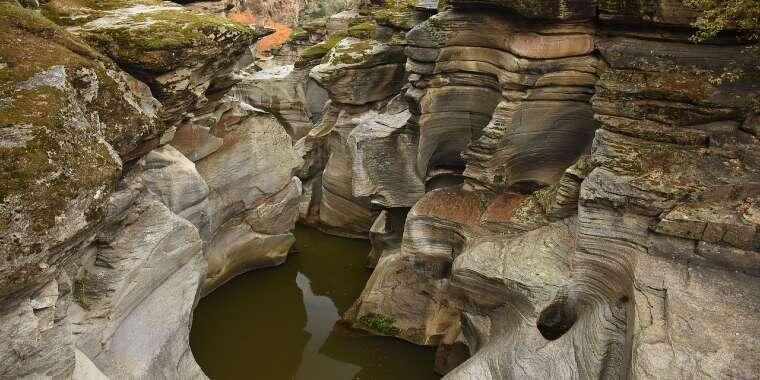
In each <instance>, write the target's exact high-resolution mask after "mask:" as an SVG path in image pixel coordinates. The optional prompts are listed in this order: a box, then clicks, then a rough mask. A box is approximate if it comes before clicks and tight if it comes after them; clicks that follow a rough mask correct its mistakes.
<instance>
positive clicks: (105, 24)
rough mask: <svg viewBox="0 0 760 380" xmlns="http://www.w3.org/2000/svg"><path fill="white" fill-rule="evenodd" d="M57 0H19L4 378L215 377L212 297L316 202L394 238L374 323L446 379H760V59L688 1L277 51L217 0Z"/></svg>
mask: <svg viewBox="0 0 760 380" xmlns="http://www.w3.org/2000/svg"><path fill="white" fill-rule="evenodd" d="M34 3H36V2H24V5H25V6H26V7H27V8H24V7H21V6H20V5H19V4H17V3H16V2H15V1H11V2H7V1H6V2H0V40H2V41H4V42H5V41H10V42H12V43H9V44H3V45H2V46H1V47H0V70H2V71H0V84H1V86H0V91H1V92H0V120H1V122H0V154H2V160H0V166H1V167H2V171H1V172H0V216H1V217H2V218H1V219H0V221H2V222H0V247H1V250H0V256H1V257H2V259H3V260H2V262H3V263H4V264H2V265H0V341H2V342H8V343H7V344H3V345H0V363H2V364H0V377H9V378H15V377H23V376H48V377H63V378H66V377H76V378H99V377H103V378H105V377H111V378H113V377H116V378H120V377H150V378H152V377H159V378H164V377H165V378H195V377H203V376H204V375H203V373H202V371H201V370H200V369H199V368H198V366H197V364H196V363H195V361H194V359H193V357H192V353H191V352H190V350H189V347H188V343H187V335H188V329H189V324H190V320H191V318H192V309H193V307H194V305H195V303H196V302H197V299H198V298H199V297H200V296H202V295H203V294H207V293H208V292H210V291H212V290H213V289H215V288H216V287H218V286H220V285H221V284H223V283H224V282H226V281H227V280H229V279H230V278H232V277H233V276H235V275H237V274H240V273H242V272H245V271H248V270H251V269H254V268H258V267H262V266H271V265H277V264H279V263H281V262H283V261H284V260H285V258H286V256H287V253H288V251H289V249H290V246H291V244H292V243H293V240H294V238H293V235H292V234H291V233H290V230H291V229H292V227H293V225H294V223H295V222H296V220H297V219H300V220H301V221H302V222H303V223H306V224H310V225H313V226H315V227H317V228H319V229H321V230H323V231H325V232H328V233H331V234H336V235H342V236H351V237H360V238H367V239H370V241H371V242H372V247H373V249H372V252H371V254H370V257H369V258H368V265H369V266H372V267H374V268H375V269H374V272H373V274H372V276H371V278H370V280H369V282H368V284H367V287H366V288H365V290H364V292H363V293H362V295H361V296H360V298H359V299H358V300H357V301H356V303H355V304H354V305H353V307H352V308H351V309H350V310H349V312H348V313H346V315H345V316H344V319H346V321H347V322H349V323H351V324H352V325H353V326H354V327H355V328H359V329H363V330H367V331H370V332H372V333H375V334H378V335H389V336H395V337H398V338H401V339H405V340H408V341H410V342H413V343H416V344H420V345H428V346H436V347H437V349H438V355H437V356H438V357H437V360H436V369H437V370H438V371H439V372H441V373H446V376H445V378H446V379H503V378H536V379H539V378H540V379H544V378H557V379H575V378H605V379H618V378H634V379H649V378H652V379H654V378H690V377H700V378H702V377H704V378H753V377H754V376H757V374H758V373H760V361H759V360H758V359H757V358H758V357H760V333H758V332H759V331H760V317H758V315H760V313H758V312H759V311H760V291H758V289H760V278H759V277H758V276H760V153H758V149H757V147H758V134H759V133H760V116H758V113H760V104H758V101H757V99H758V98H760V67H758V65H757V57H756V55H754V53H752V51H750V50H747V49H746V46H744V45H742V44H741V43H740V42H737V40H736V39H735V38H734V37H735V36H734V34H735V33H734V31H732V30H729V31H728V32H726V33H725V35H719V36H718V37H716V38H714V39H712V40H710V41H708V42H707V43H706V44H694V43H692V42H690V40H689V36H690V35H691V34H692V33H693V29H692V28H691V27H690V23H692V22H693V20H694V17H695V15H696V14H695V13H694V11H693V10H690V9H687V8H685V7H684V6H683V5H681V3H680V2H673V1H660V0H658V1H653V2H649V3H647V4H641V3H639V2H634V1H623V0H621V1H615V2H610V1H606V2H593V1H590V0H580V1H574V2H565V1H543V2H526V1H515V0H477V1H473V0H449V1H447V2H443V1H441V2H435V1H428V0H422V1H416V0H371V1H370V0H367V1H362V2H359V3H358V4H356V6H355V7H354V9H352V10H348V11H345V12H341V13H339V14H336V15H333V16H331V17H328V18H327V19H325V20H315V19H308V20H306V21H302V24H301V25H300V28H296V29H294V32H293V35H292V38H291V40H290V41H288V42H287V43H286V44H285V45H283V46H281V47H278V48H277V49H273V50H272V52H271V56H269V57H266V59H264V60H261V59H259V60H255V59H254V57H253V56H252V49H251V45H252V44H253V42H254V41H255V40H257V39H258V38H261V37H262V36H264V35H266V34H267V33H269V31H267V30H264V29H262V28H258V27H250V26H245V25H242V24H238V23H233V22H231V21H230V20H228V19H225V18H224V17H223V16H220V15H215V16H211V15H208V14H203V13H202V11H201V10H202V9H204V8H203V7H201V6H195V7H182V6H179V5H177V4H174V3H169V2H160V1H157V0H115V1H109V2H103V3H100V2H89V1H82V2H75V3H74V2H70V1H62V0H60V1H59V0H50V1H48V2H45V3H44V4H43V5H42V6H41V9H40V10H33V9H30V8H34V7H35V4H34ZM285 3H287V4H286V5H287V6H288V7H290V6H291V5H293V4H294V3H293V2H283V1H264V2H262V3H261V4H259V5H260V7H263V8H262V9H264V11H263V12H265V13H266V12H269V11H271V10H272V9H275V8H276V7H277V6H278V5H277V4H285ZM234 5H235V6H237V7H238V8H240V9H248V8H246V7H245V5H244V4H242V3H240V2H237V4H234ZM36 6H39V4H36ZM282 6H285V5H282ZM288 9H291V8H288ZM307 11H308V12H312V13H313V12H314V10H313V9H312V10H307ZM288 15H289V16H288V17H290V18H291V19H292V20H290V21H291V22H292V21H293V20H296V19H299V17H297V16H296V15H295V13H294V12H288ZM51 20H52V21H51ZM283 21H287V20H283ZM158 326H160V327H158Z"/></svg>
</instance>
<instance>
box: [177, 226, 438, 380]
mask: <svg viewBox="0 0 760 380" xmlns="http://www.w3.org/2000/svg"><path fill="white" fill-rule="evenodd" d="M295 235H296V248H297V251H298V252H299V253H297V254H291V255H290V257H289V258H288V261H287V262H286V263H285V264H283V265H281V266H279V267H275V268H266V269H260V270H255V271H252V272H249V273H247V274H244V275H241V276H238V277H237V278H235V279H233V280H231V281H230V282H228V283H227V284H225V285H224V286H222V287H220V288H219V289H217V290H215V291H214V292H213V293H212V294H210V295H208V296H207V297H205V298H203V299H202V300H201V301H200V304H199V305H198V307H197V308H196V310H195V312H194V317H193V327H192V331H191V335H190V345H191V347H192V350H193V354H194V355H195V359H196V361H197V362H198V364H200V366H201V367H202V368H203V370H204V371H205V372H206V374H207V375H208V376H209V377H210V378H212V379H266V380H279V379H299V380H300V379H303V380H343V379H367V380H369V379H371V380H386V379H388V380H390V379H394V380H395V379H416V380H417V379H419V380H426V379H438V378H439V376H437V375H436V374H435V373H433V370H432V368H433V360H434V355H435V351H434V349H432V348H423V347H419V346H415V345H413V344H410V343H407V342H404V341H401V340H398V339H394V338H386V337H375V336H367V335H364V334H361V333H358V332H355V331H351V330H349V329H347V328H346V327H344V326H343V325H341V324H340V323H337V322H338V320H339V318H340V315H342V314H343V313H344V312H345V311H346V309H348V308H349V307H350V306H351V304H352V303H353V301H354V300H355V299H356V298H357V297H358V296H359V294H360V293H361V291H362V288H363V287H364V284H365V283H366V282H367V279H368V278H369V275H370V272H369V270H367V269H366V268H365V267H364V264H365V262H366V261H365V259H366V255H367V252H368V251H369V244H368V243H367V242H366V241H362V240H355V239H345V238H339V237H335V236H330V235H325V234H323V233H320V232H319V231H316V230H314V229H311V228H308V227H304V226H297V228H296V230H295Z"/></svg>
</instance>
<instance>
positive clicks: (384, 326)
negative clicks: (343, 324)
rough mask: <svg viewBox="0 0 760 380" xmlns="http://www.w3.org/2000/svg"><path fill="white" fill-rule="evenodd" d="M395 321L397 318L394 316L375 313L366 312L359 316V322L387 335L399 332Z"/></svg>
mask: <svg viewBox="0 0 760 380" xmlns="http://www.w3.org/2000/svg"><path fill="white" fill-rule="evenodd" d="M394 322H396V320H395V319H394V318H393V317H389V316H386V315H381V314H375V313H369V314H365V315H362V316H361V317H360V318H359V323H361V324H362V325H364V327H366V328H368V329H370V330H373V331H377V332H379V333H381V334H386V335H395V334H398V333H399V329H398V328H397V327H395V326H393V323H394Z"/></svg>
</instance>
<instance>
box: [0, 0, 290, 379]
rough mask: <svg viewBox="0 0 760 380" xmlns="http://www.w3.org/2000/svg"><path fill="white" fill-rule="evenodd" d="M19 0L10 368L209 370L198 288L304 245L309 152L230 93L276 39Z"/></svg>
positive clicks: (3, 237)
mask: <svg viewBox="0 0 760 380" xmlns="http://www.w3.org/2000/svg"><path fill="white" fill-rule="evenodd" d="M14 3H15V2H10V3H8V2H6V3H2V4H0V23H2V31H1V32H0V34H2V36H0V38H1V39H2V40H3V42H4V43H3V47H2V49H0V64H2V66H1V67H0V68H1V69H2V70H3V75H2V101H0V107H2V108H1V111H2V112H0V115H2V129H3V132H2V134H1V135H0V136H2V144H0V149H2V156H3V159H2V181H1V182H2V205H1V206H0V212H1V213H2V220H4V222H3V224H2V230H1V233H0V242H2V245H1V246H2V250H1V251H0V254H1V255H2V258H3V262H4V263H5V264H4V265H2V266H0V267H1V269H0V271H1V273H0V278H2V280H0V310H1V311H0V331H1V332H0V340H2V341H3V344H2V345H0V362H1V363H2V365H0V376H2V377H4V378H6V377H7V378H17V377H24V376H42V377H56V378H69V377H75V378H98V377H100V378H124V377H129V378H183V379H185V378H203V377H205V375H204V374H203V372H202V371H201V369H200V368H199V367H198V365H197V364H196V363H195V360H194V359H193V356H192V353H191V351H190V348H189V346H188V334H189V329H190V322H191V319H192V311H193V308H194V306H195V304H196V302H197V300H198V298H199V296H200V295H202V294H203V293H207V292H209V291H211V290H213V288H215V287H217V286H219V285H221V284H222V283H224V282H225V281H227V280H229V279H230V278H232V277H233V276H235V275H236V274H239V273H241V272H244V271H247V270H250V269H252V268H256V267H261V266H269V265H276V264H279V263H281V262H282V261H283V260H284V259H285V257H286V255H287V252H288V251H289V249H290V245H291V244H292V242H293V240H294V238H293V236H292V234H291V233H290V230H291V229H292V228H293V226H294V223H295V220H296V217H297V216H298V204H299V199H300V194H301V183H300V181H299V180H298V178H296V177H294V176H293V175H294V174H295V173H296V171H297V170H298V169H299V168H300V167H301V162H302V160H301V158H300V157H299V156H298V154H297V152H296V150H295V148H294V146H293V142H292V139H291V136H290V135H288V133H287V132H286V129H285V128H284V127H283V126H282V125H281V124H280V123H279V122H278V121H277V119H275V118H274V117H273V116H272V115H271V114H268V113H266V112H264V111H263V110H261V109H257V108H255V107H254V106H252V105H250V104H248V103H246V102H245V100H243V101H241V100H239V99H235V98H234V96H233V92H232V91H231V90H230V89H231V88H232V87H233V86H235V85H236V83H238V82H240V80H239V79H238V75H237V74H235V73H236V72H237V70H238V69H240V68H242V67H243V66H246V65H248V64H249V63H251V62H252V56H251V50H250V47H251V45H252V44H253V43H254V42H255V41H256V39H258V38H260V37H262V36H264V35H266V34H267V33H268V31H266V30H263V29H261V28H254V27H250V26H247V25H242V24H238V23H234V22H231V21H229V20H227V19H226V18H224V17H219V16H211V15H207V14H203V13H198V12H196V11H192V10H189V9H186V8H184V7H181V6H179V5H177V4H174V3H169V2H160V1H141V0H135V1H131V0H124V1H113V2H108V3H99V2H87V3H86V4H79V3H76V4H74V3H71V2H64V1H55V0H54V1H49V2H46V3H45V4H44V5H43V6H42V8H41V10H34V9H25V8H23V7H21V6H19V5H18V4H14ZM51 20H52V21H51ZM53 21H54V22H53ZM56 23H58V24H59V25H56ZM63 26H65V27H66V28H65V29H64V28H63ZM6 42H8V43H6ZM6 74H7V75H6ZM154 97H155V98H154ZM230 242H231V243H230Z"/></svg>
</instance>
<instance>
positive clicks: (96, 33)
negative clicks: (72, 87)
mask: <svg viewBox="0 0 760 380" xmlns="http://www.w3.org/2000/svg"><path fill="white" fill-rule="evenodd" d="M80 34H81V35H82V36H83V37H84V38H85V39H87V40H88V41H89V42H91V43H92V44H94V45H96V46H98V47H99V48H100V49H101V50H103V51H105V52H107V53H108V54H109V55H110V56H111V57H113V58H114V59H116V60H117V61H120V62H122V63H124V64H127V65H132V66H136V67H139V68H140V69H143V70H148V71H154V72H163V71H169V70H171V69H173V68H176V67H177V66H179V65H181V64H184V63H186V61H187V59H188V57H189V56H192V57H193V58H194V59H197V60H203V59H207V58H211V57H214V56H216V55H218V54H220V53H221V52H220V51H219V49H221V48H224V46H225V44H224V43H220V42H219V39H221V38H229V39H230V41H232V40H235V41H236V42H237V41H243V42H244V41H247V42H248V43H253V42H254V41H255V40H256V39H258V38H259V37H261V36H263V35H265V33H264V31H262V30H258V29H255V28H252V27H250V26H248V25H245V24H241V23H237V22H234V21H231V20H229V19H226V18H223V17H219V16H213V15H201V14H195V13H191V12H185V11H182V10H177V11H174V10H166V11H159V12H147V13H140V14H137V15H134V16H131V17H129V18H127V19H124V20H120V21H119V22H118V23H117V24H115V25H109V26H104V27H96V28H92V29H87V26H86V25H85V29H83V30H82V31H81V32H80ZM225 36H226V37H225Z"/></svg>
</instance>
